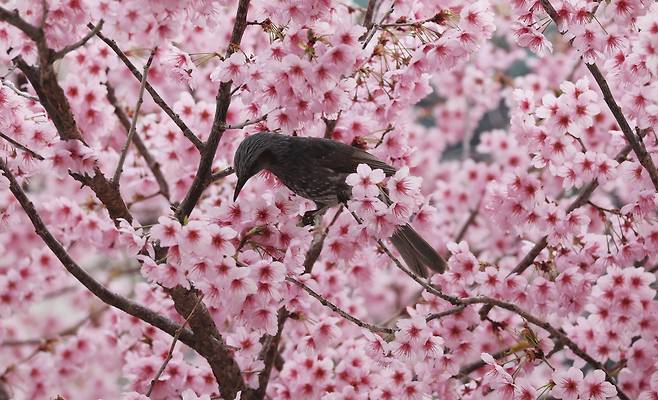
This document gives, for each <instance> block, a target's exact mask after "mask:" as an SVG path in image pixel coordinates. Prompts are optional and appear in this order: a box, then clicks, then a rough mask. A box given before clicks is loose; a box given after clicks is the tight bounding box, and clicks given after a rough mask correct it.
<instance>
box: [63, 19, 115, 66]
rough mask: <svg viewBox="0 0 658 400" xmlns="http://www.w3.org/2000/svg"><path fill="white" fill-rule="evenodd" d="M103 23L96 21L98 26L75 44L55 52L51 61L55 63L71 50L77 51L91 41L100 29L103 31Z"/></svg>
mask: <svg viewBox="0 0 658 400" xmlns="http://www.w3.org/2000/svg"><path fill="white" fill-rule="evenodd" d="M104 23H105V21H103V20H102V19H101V20H100V21H98V24H97V25H96V27H95V28H94V29H92V30H91V31H90V32H88V33H87V34H86V35H85V36H84V37H83V38H82V39H80V40H78V41H77V42H75V43H72V44H70V45H68V46H66V47H64V48H63V49H61V50H59V51H57V52H56V53H55V54H54V55H53V59H52V60H53V61H57V60H59V59H60V58H62V57H64V56H65V55H67V54H68V53H70V52H72V51H73V50H75V49H78V48H80V47H82V46H84V45H85V44H86V43H87V42H88V41H89V39H91V38H92V37H94V36H95V35H96V34H97V33H98V32H100V31H101V29H103V24H104Z"/></svg>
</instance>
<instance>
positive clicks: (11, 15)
mask: <svg viewBox="0 0 658 400" xmlns="http://www.w3.org/2000/svg"><path fill="white" fill-rule="evenodd" d="M0 21H5V22H7V23H8V24H10V25H13V26H14V27H16V28H18V29H20V30H21V31H22V32H23V33H25V35H27V37H29V38H30V39H32V40H34V41H35V42H36V41H39V40H41V39H42V38H43V31H41V30H40V29H39V28H37V27H35V26H32V25H31V24H29V23H28V22H27V21H25V20H24V19H23V18H22V17H21V16H20V15H19V14H18V10H13V11H9V10H7V9H6V8H4V7H0Z"/></svg>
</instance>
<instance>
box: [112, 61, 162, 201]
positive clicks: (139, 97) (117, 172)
mask: <svg viewBox="0 0 658 400" xmlns="http://www.w3.org/2000/svg"><path fill="white" fill-rule="evenodd" d="M155 51H156V49H155V48H154V49H153V50H151V55H150V56H149V58H148V60H147V61H146V65H144V72H143V73H142V81H141V83H140V84H139V93H138V95H137V104H135V111H134V113H133V119H132V121H130V127H129V128H128V137H127V138H126V144H125V145H124V146H123V151H121V156H120V157H119V163H118V164H117V168H116V170H115V171H114V177H113V178H112V183H113V184H114V185H115V186H116V187H117V188H118V187H119V180H120V179H121V173H122V172H123V164H124V163H125V162H126V156H127V155H128V149H130V142H132V141H133V137H135V131H136V130H137V118H139V109H140V108H141V107H142V103H143V102H144V87H145V86H146V80H147V79H148V73H149V68H151V63H152V62H153V57H154V56H155Z"/></svg>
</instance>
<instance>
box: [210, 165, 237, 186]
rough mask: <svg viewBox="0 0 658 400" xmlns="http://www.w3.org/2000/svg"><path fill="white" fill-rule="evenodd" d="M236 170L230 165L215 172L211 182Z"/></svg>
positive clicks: (211, 176)
mask: <svg viewBox="0 0 658 400" xmlns="http://www.w3.org/2000/svg"><path fill="white" fill-rule="evenodd" d="M234 172H235V170H234V169H233V167H228V168H225V169H223V170H221V171H219V172H215V173H214V174H212V175H210V182H215V181H218V180H220V179H222V178H226V177H227V176H229V175H232V174H233V173H234Z"/></svg>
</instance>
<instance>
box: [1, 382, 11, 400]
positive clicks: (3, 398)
mask: <svg viewBox="0 0 658 400" xmlns="http://www.w3.org/2000/svg"><path fill="white" fill-rule="evenodd" d="M0 400H11V397H10V396H9V391H8V390H7V388H6V387H5V384H4V382H2V381H0Z"/></svg>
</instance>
